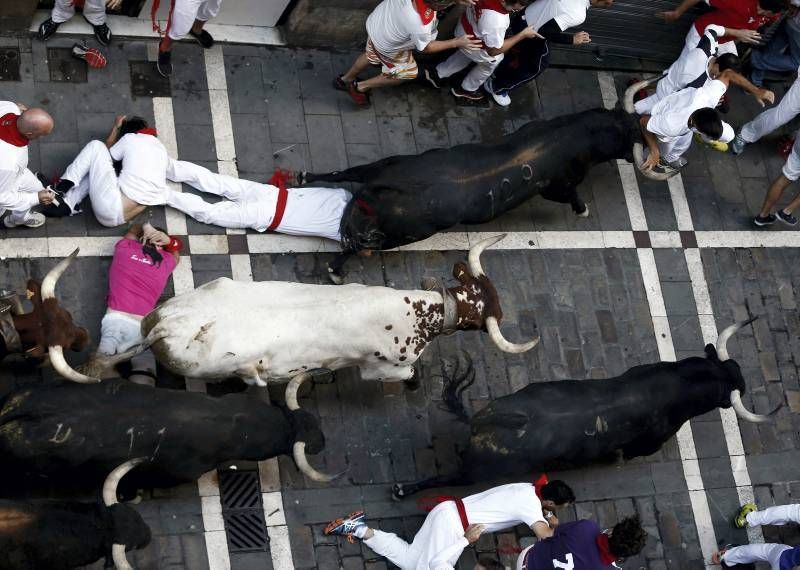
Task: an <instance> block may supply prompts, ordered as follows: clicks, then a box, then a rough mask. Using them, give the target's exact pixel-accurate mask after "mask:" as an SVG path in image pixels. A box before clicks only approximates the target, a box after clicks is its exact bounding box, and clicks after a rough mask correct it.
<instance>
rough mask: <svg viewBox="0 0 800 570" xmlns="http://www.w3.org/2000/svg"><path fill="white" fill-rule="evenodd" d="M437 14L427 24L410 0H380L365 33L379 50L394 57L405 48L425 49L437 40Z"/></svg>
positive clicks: (369, 19)
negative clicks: (423, 21) (381, 0)
mask: <svg viewBox="0 0 800 570" xmlns="http://www.w3.org/2000/svg"><path fill="white" fill-rule="evenodd" d="M437 23H438V22H437V20H436V16H434V17H433V20H431V21H430V23H428V24H423V23H422V18H421V17H420V15H419V13H418V12H417V10H416V8H415V7H414V1H413V0H383V2H381V3H380V4H378V6H377V7H376V8H375V9H374V10H373V11H372V13H371V14H370V15H369V17H368V18H367V35H368V36H369V39H370V40H372V44H373V45H374V46H375V49H376V50H378V52H380V53H382V54H384V55H386V56H393V55H395V54H397V53H400V52H403V51H408V50H412V49H413V50H417V51H422V50H424V49H425V48H426V47H427V45H428V44H429V43H431V42H432V41H433V40H435V39H436V33H437V32H436V25H437Z"/></svg>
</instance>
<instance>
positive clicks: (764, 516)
mask: <svg viewBox="0 0 800 570" xmlns="http://www.w3.org/2000/svg"><path fill="white" fill-rule="evenodd" d="M788 523H800V505H799V504H794V505H780V506H777V507H769V508H768V509H764V510H763V511H753V512H751V513H749V514H748V515H747V524H748V526H759V525H766V524H772V525H784V524H788Z"/></svg>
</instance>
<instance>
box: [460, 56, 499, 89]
mask: <svg viewBox="0 0 800 570" xmlns="http://www.w3.org/2000/svg"><path fill="white" fill-rule="evenodd" d="M501 61H503V54H502V53H501V54H499V55H496V56H494V57H493V58H492V61H485V60H481V61H477V62H475V66H474V67H473V68H472V69H470V71H469V73H467V75H466V77H464V80H463V81H462V82H461V88H462V89H464V90H465V91H477V90H478V89H480V88H481V85H483V84H484V83H485V82H486V80H487V79H489V77H490V76H491V75H492V72H493V71H494V70H495V69H496V68H497V66H498V65H499V64H500V62H501Z"/></svg>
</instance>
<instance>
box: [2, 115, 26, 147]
mask: <svg viewBox="0 0 800 570" xmlns="http://www.w3.org/2000/svg"><path fill="white" fill-rule="evenodd" d="M17 119H19V115H17V114H15V113H6V114H5V115H3V116H2V117H0V140H4V141H6V142H7V143H8V144H11V145H14V146H19V147H22V146H28V139H26V138H25V137H24V136H23V135H22V133H21V132H19V129H18V128H17Z"/></svg>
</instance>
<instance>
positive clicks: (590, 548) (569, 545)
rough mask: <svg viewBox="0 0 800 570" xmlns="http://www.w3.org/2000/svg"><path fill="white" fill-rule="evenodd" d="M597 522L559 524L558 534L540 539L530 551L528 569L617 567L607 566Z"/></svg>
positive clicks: (596, 569) (607, 569) (600, 568)
mask: <svg viewBox="0 0 800 570" xmlns="http://www.w3.org/2000/svg"><path fill="white" fill-rule="evenodd" d="M600 533H601V530H600V527H599V526H597V523H595V522H594V521H589V520H579V521H575V522H570V523H563V524H560V525H558V527H557V528H556V531H555V534H553V536H551V537H550V538H546V539H544V540H540V541H539V542H537V543H536V544H535V545H534V546H533V548H531V549H530V550H529V551H528V554H527V556H526V558H527V560H526V563H527V570H554V569H555V570H559V569H560V568H571V569H574V570H610V569H613V568H614V566H613V565H611V564H603V563H602V562H601V559H600V549H599V548H598V547H597V535H598V534H600Z"/></svg>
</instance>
